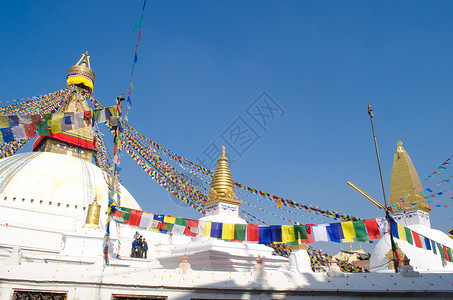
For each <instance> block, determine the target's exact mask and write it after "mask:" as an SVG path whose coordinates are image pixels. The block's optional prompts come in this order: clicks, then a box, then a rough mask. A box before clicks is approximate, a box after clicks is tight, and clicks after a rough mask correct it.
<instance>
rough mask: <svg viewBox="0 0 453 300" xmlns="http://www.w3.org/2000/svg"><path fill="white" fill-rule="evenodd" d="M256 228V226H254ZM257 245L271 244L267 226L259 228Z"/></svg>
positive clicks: (269, 231)
mask: <svg viewBox="0 0 453 300" xmlns="http://www.w3.org/2000/svg"><path fill="white" fill-rule="evenodd" d="M256 226H258V225H256ZM258 231H259V243H260V244H265V245H267V244H270V243H271V242H272V233H271V228H270V227H269V226H259V229H258Z"/></svg>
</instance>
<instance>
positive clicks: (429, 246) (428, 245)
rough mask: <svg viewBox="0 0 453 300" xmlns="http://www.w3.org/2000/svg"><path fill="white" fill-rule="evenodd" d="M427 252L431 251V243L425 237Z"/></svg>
mask: <svg viewBox="0 0 453 300" xmlns="http://www.w3.org/2000/svg"><path fill="white" fill-rule="evenodd" d="M425 245H426V250H431V241H430V239H429V238H427V237H425Z"/></svg>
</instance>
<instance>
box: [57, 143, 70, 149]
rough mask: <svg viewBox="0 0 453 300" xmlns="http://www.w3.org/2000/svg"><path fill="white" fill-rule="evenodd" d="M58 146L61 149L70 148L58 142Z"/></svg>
mask: <svg viewBox="0 0 453 300" xmlns="http://www.w3.org/2000/svg"><path fill="white" fill-rule="evenodd" d="M57 146H58V148H60V149H68V146H66V145H62V144H57Z"/></svg>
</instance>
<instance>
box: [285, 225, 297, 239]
mask: <svg viewBox="0 0 453 300" xmlns="http://www.w3.org/2000/svg"><path fill="white" fill-rule="evenodd" d="M295 241H296V235H295V234H294V225H282V242H283V243H291V242H295Z"/></svg>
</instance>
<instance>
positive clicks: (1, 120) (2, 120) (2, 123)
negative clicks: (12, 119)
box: [0, 116, 10, 128]
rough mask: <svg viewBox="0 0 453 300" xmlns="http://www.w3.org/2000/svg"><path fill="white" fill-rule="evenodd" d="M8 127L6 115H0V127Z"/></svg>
mask: <svg viewBox="0 0 453 300" xmlns="http://www.w3.org/2000/svg"><path fill="white" fill-rule="evenodd" d="M7 127H10V125H9V121H8V117H6V116H0V128H7Z"/></svg>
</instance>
